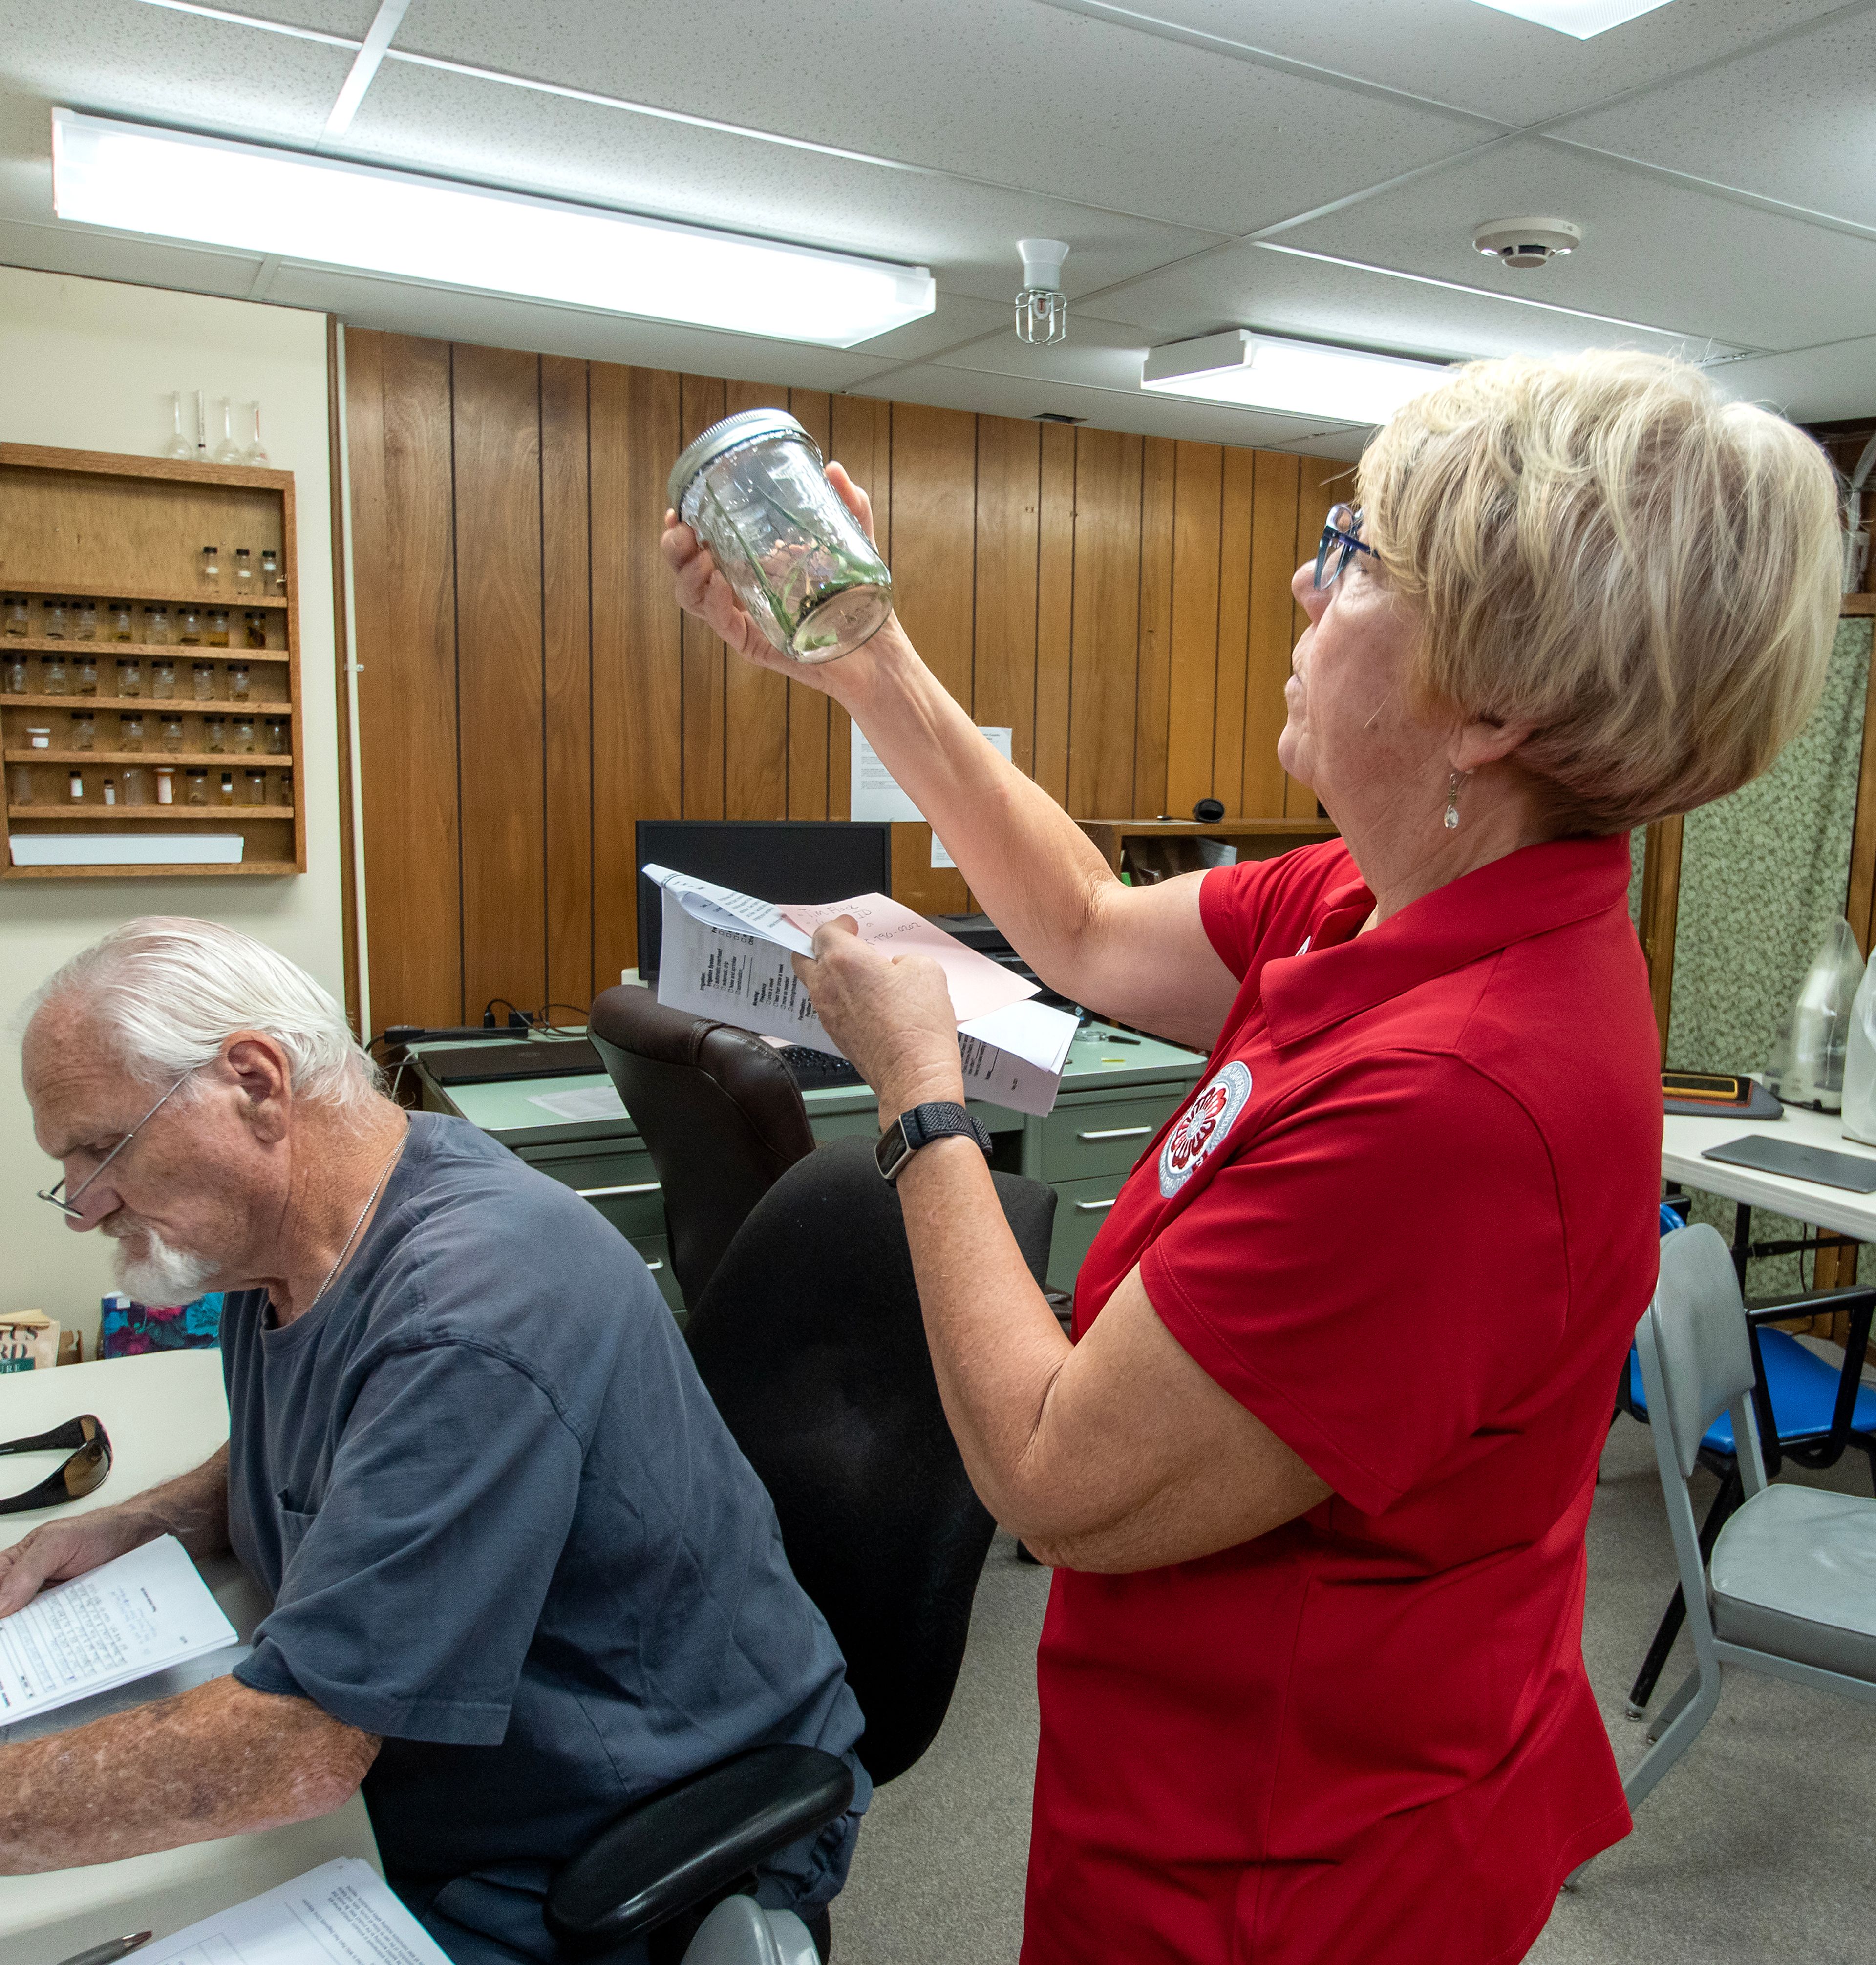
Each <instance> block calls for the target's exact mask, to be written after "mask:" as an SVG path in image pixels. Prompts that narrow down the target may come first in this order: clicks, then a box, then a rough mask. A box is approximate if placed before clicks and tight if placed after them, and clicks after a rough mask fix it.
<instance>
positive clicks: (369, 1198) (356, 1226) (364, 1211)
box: [300, 1134, 408, 1317]
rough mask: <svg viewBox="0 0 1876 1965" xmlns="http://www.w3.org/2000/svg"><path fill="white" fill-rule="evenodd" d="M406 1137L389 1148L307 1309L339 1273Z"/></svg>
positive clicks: (389, 1175)
mask: <svg viewBox="0 0 1876 1965" xmlns="http://www.w3.org/2000/svg"><path fill="white" fill-rule="evenodd" d="M405 1137H408V1135H407V1134H405V1135H404V1136H401V1137H400V1138H399V1139H398V1141H397V1144H396V1145H395V1146H394V1147H392V1148H391V1158H390V1159H388V1160H386V1161H385V1165H384V1168H383V1170H382V1171H381V1172H380V1173H379V1175H378V1181H377V1184H376V1185H375V1186H374V1187H373V1188H372V1191H371V1192H370V1193H369V1194H368V1195H366V1196H365V1205H364V1206H363V1207H362V1208H360V1209H359V1218H358V1219H357V1220H356V1221H355V1222H353V1223H352V1233H350V1234H349V1235H348V1236H347V1237H346V1239H345V1243H344V1245H343V1246H342V1247H341V1248H340V1249H339V1253H338V1254H337V1255H336V1256H334V1257H333V1265H332V1267H331V1268H330V1269H328V1270H327V1272H326V1281H325V1282H323V1283H321V1284H320V1286H319V1288H317V1289H316V1290H315V1291H314V1292H313V1294H311V1296H310V1297H308V1298H307V1300H306V1309H307V1310H311V1308H312V1307H313V1306H314V1304H316V1303H317V1302H318V1301H319V1300H320V1298H321V1297H323V1295H324V1294H326V1289H327V1285H328V1284H330V1282H331V1281H332V1279H333V1277H334V1276H336V1275H337V1274H338V1273H339V1264H340V1263H341V1262H343V1261H344V1260H345V1259H346V1256H348V1255H349V1254H350V1253H351V1250H352V1243H354V1242H356V1240H358V1238H359V1230H360V1229H361V1228H362V1227H364V1226H365V1216H366V1215H368V1214H370V1213H371V1211H372V1202H373V1201H375V1200H376V1199H377V1198H378V1192H379V1190H380V1189H381V1188H382V1187H383V1186H384V1185H385V1182H386V1181H388V1179H390V1178H391V1169H392V1167H394V1166H395V1165H396V1164H397V1156H398V1155H399V1154H400V1153H402V1152H403V1151H404V1138H405ZM300 1314H301V1316H302V1317H304V1315H305V1314H306V1311H301V1313H300Z"/></svg>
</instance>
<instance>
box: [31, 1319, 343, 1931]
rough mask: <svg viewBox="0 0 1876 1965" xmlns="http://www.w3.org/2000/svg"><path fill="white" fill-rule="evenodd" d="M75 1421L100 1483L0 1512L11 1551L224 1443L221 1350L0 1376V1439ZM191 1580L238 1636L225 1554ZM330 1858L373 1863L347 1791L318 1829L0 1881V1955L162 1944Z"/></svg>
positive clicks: (241, 1584) (44, 1464) (309, 1825)
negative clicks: (85, 1420)
mask: <svg viewBox="0 0 1876 1965" xmlns="http://www.w3.org/2000/svg"><path fill="white" fill-rule="evenodd" d="M82 1412H88V1413H95V1414H96V1415H97V1416H98V1418H99V1419H101V1420H103V1422H104V1425H105V1431H106V1432H107V1433H109V1434H110V1436H111V1478H110V1479H109V1480H108V1481H106V1482H105V1484H104V1486H103V1487H101V1488H100V1489H99V1490H98V1492H97V1493H96V1494H92V1495H88V1496H87V1497H85V1499H84V1500H82V1501H72V1502H67V1503H65V1505H64V1506H63V1507H59V1508H56V1509H34V1510H32V1511H31V1513H26V1514H20V1515H0V1548H10V1547H11V1545H12V1544H13V1543H14V1542H18V1540H19V1539H20V1538H21V1536H24V1535H25V1534H26V1533H27V1532H28V1530H30V1529H34V1528H36V1527H37V1526H39V1525H40V1523H42V1522H44V1521H47V1520H53V1519H56V1518H57V1517H59V1516H65V1515H73V1514H81V1513H87V1512H88V1511H89V1510H91V1509H92V1508H107V1507H110V1506H111V1504H112V1503H114V1502H116V1501H121V1500H124V1499H125V1498H126V1497H127V1496H129V1495H131V1494H137V1493H139V1492H140V1491H142V1490H143V1489H144V1488H146V1487H155V1486H156V1485H158V1484H159V1483H161V1482H163V1481H171V1480H174V1479H175V1477H176V1476H177V1475H179V1474H186V1473H187V1472H188V1471H189V1469H190V1468H192V1467H199V1466H200V1465H201V1463H202V1462H204V1460H206V1459H207V1458H208V1456H209V1455H211V1453H213V1452H214V1450H215V1449H216V1448H217V1446H220V1444H221V1442H223V1441H224V1439H227V1436H228V1405H227V1398H226V1397H225V1396H224V1393H223V1391H222V1382H221V1354H220V1352H218V1351H171V1352H154V1353H152V1354H151V1355H150V1356H146V1357H142V1358H120V1359H111V1360H109V1361H108V1362H105V1363H103V1364H96V1365H66V1366H64V1367H63V1368H61V1369H60V1370H58V1371H56V1372H14V1373H9V1374H8V1375H7V1376H5V1377H4V1378H0V1439H18V1438H19V1437H20V1436H21V1435H22V1434H24V1433H43V1431H45V1430H46V1429H47V1427H49V1426H56V1425H59V1424H60V1423H63V1421H64V1420H68V1419H70V1418H72V1417H74V1415H76V1413H82ZM5 1465H6V1467H7V1469H8V1482H7V1485H8V1488H9V1490H10V1491H11V1492H14V1493H18V1491H20V1489H21V1488H22V1487H28V1486H30V1485H31V1484H32V1482H33V1481H34V1480H36V1479H37V1478H39V1476H40V1475H41V1474H42V1473H45V1472H49V1471H50V1469H51V1468H52V1467H53V1466H54V1465H56V1456H52V1455H48V1456H47V1458H45V1459H44V1460H43V1461H41V1460H40V1458H38V1457H37V1456H36V1455H25V1456H22V1457H21V1458H20V1459H18V1460H17V1461H15V1460H12V1459H11V1458H9V1459H8V1462H6V1463H5ZM16 1470H17V1473H18V1478H17V1479H14V1478H12V1477H13V1475H14V1473H15V1471H16ZM202 1573H203V1575H204V1577H205V1578H206V1579H207V1580H208V1583H209V1584H210V1587H211V1588H213V1589H214V1592H215V1595H216V1598H217V1600H218V1601H219V1602H220V1603H221V1606H222V1607H223V1609H224V1610H226V1611H227V1613H228V1615H229V1616H230V1619H232V1620H233V1622H234V1624H235V1626H236V1627H237V1629H239V1630H240V1631H241V1632H242V1633H243V1635H244V1636H245V1635H246V1633H247V1632H248V1631H249V1630H250V1629H252V1628H253V1622H254V1619H255V1616H256V1613H257V1610H259V1609H264V1607H265V1599H264V1598H262V1597H260V1594H259V1591H258V1590H256V1587H255V1586H254V1584H253V1581H251V1580H250V1579H249V1577H247V1576H246V1574H245V1573H244V1572H243V1571H242V1569H241V1568H240V1565H239V1564H238V1563H237V1562H236V1561H234V1559H233V1557H231V1556H230V1557H224V1558H221V1559H220V1561H217V1562H210V1563H204V1565H202ZM336 1856H360V1857H363V1858H364V1859H365V1860H366V1861H367V1862H368V1863H370V1864H372V1865H374V1867H375V1866H376V1864H377V1862H378V1845H377V1844H376V1843H375V1841H373V1840H372V1825H371V1818H370V1817H369V1816H368V1815H367V1814H366V1812H365V1803H364V1799H363V1798H362V1796H358V1795H354V1796H352V1799H351V1800H350V1801H349V1802H348V1803H346V1806H344V1807H343V1808H342V1809H339V1810H337V1811H336V1812H335V1813H333V1814H331V1815H326V1816H323V1817H322V1818H321V1819H320V1820H318V1821H316V1822H295V1823H294V1824H293V1825H291V1827H289V1828H274V1829H269V1830H268V1831H267V1832H265V1833H264V1834H262V1835H231V1836H229V1837H227V1838H225V1839H224V1840H223V1841H217V1842H198V1843H195V1844H191V1846H189V1847H188V1848H182V1849H166V1850H160V1851H157V1852H156V1854H153V1855H149V1856H132V1857H129V1858H128V1859H127V1860H125V1861H123V1862H121V1863H100V1864H96V1865H95V1866H93V1867H90V1868H88V1869H79V1870H50V1871H48V1872H47V1873H45V1874H44V1875H42V1876H37V1877H0V1958H4V1959H7V1960H15V1959H17V1960H32V1961H33V1965H51V1961H53V1960H57V1959H60V1958H63V1957H68V1956H69V1954H72V1953H73V1952H75V1951H82V1950H83V1949H84V1948H85V1947H86V1946H88V1945H92V1944H101V1943H103V1942H104V1941H105V1939H107V1938H116V1937H118V1936H121V1934H123V1933H124V1931H140V1930H142V1929H144V1928H146V1927H147V1928H150V1929H151V1930H153V1931H155V1932H156V1934H157V1936H158V1937H159V1938H166V1937H167V1936H169V1934H170V1933H171V1932H172V1931H181V1930H182V1929H183V1928H184V1927H185V1926H186V1925H191V1924H193V1923H194V1922H195V1921H196V1920H197V1918H202V1917H206V1916H208V1915H209V1913H210V1912H211V1911H217V1910H220V1909H224V1907H225V1906H227V1905H229V1904H233V1903H240V1902H242V1901H243V1899H246V1898H248V1897H251V1896H259V1894H260V1893H262V1891H263V1890H270V1889H273V1888H274V1887H275V1885H276V1884H279V1883H286V1882H288V1880H291V1878H293V1877H298V1876H301V1875H304V1873H305V1872H306V1871H307V1870H311V1869H314V1868H317V1866H318V1865H319V1864H321V1863H328V1862H330V1861H331V1860H333V1857H336Z"/></svg>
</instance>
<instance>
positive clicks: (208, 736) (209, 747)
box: [202, 716, 228, 757]
mask: <svg viewBox="0 0 1876 1965" xmlns="http://www.w3.org/2000/svg"><path fill="white" fill-rule="evenodd" d="M202 748H203V749H204V751H208V752H209V753H211V755H213V756H215V757H219V756H220V754H221V753H222V752H223V751H225V750H227V748H228V719H227V717H225V716H204V718H203V719H202Z"/></svg>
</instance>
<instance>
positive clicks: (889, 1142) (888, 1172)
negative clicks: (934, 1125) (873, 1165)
mask: <svg viewBox="0 0 1876 1965" xmlns="http://www.w3.org/2000/svg"><path fill="white" fill-rule="evenodd" d="M873 1157H874V1160H875V1161H876V1162H877V1163H878V1166H879V1169H880V1172H881V1173H882V1174H883V1175H884V1176H885V1177H886V1179H887V1180H889V1181H890V1180H893V1179H896V1177H897V1175H898V1172H899V1169H900V1168H901V1167H902V1166H904V1165H905V1164H906V1161H907V1160H909V1159H910V1158H911V1157H912V1149H911V1148H910V1147H909V1146H907V1145H906V1136H905V1134H904V1133H903V1131H902V1130H900V1127H899V1121H897V1120H896V1119H895V1120H894V1121H893V1123H892V1124H891V1125H890V1126H888V1127H887V1129H886V1130H885V1131H884V1132H883V1133H882V1134H880V1143H879V1144H878V1145H877V1146H876V1147H874V1149H873Z"/></svg>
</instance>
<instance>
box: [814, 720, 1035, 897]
mask: <svg viewBox="0 0 1876 1965" xmlns="http://www.w3.org/2000/svg"><path fill="white" fill-rule="evenodd" d="M977 727H978V728H979V729H980V730H981V731H982V732H983V735H985V736H986V738H989V741H990V743H991V745H992V746H993V748H994V749H995V750H996V753H997V754H998V755H999V757H1009V754H1010V737H1011V732H1010V731H1009V729H1008V728H1003V727H1000V726H991V725H984V724H980V725H978V726H977ZM851 728H852V732H853V738H852V754H851V766H852V769H851V777H850V782H851V786H852V793H851V805H850V806H849V809H848V817H849V818H857V819H870V820H872V821H874V822H878V821H880V820H883V819H885V820H891V819H899V820H915V819H922V818H924V817H925V814H924V813H923V812H921V811H920V810H919V808H918V807H917V806H915V805H914V804H913V803H912V800H911V799H910V798H909V797H908V796H906V793H904V792H903V791H902V790H900V789H899V781H898V780H896V778H895V777H893V774H892V773H891V772H890V771H889V770H887V768H886V767H885V766H884V765H883V764H881V763H880V757H879V753H878V752H877V751H875V750H874V748H873V746H872V745H870V744H869V743H868V742H867V740H866V738H864V736H862V735H861V731H860V726H859V725H858V724H857V723H856V724H854V725H852V726H851ZM942 851H944V849H943V848H942V847H941V846H940V845H939V844H938V838H937V835H935V834H934V835H933V836H932V865H933V866H934V867H948V866H950V865H951V861H950V860H948V859H942V860H941V859H940V858H939V857H938V854H940V853H941V852H942Z"/></svg>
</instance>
